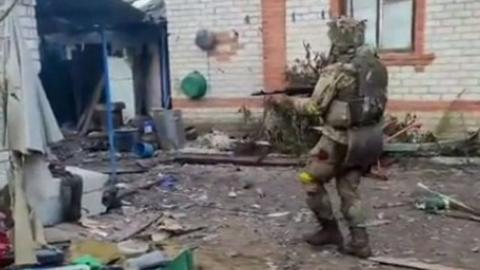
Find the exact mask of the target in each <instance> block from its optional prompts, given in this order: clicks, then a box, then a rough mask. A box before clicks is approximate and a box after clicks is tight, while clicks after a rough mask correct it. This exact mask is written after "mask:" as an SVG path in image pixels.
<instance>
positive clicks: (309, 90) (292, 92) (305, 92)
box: [252, 86, 314, 96]
mask: <svg viewBox="0 0 480 270" xmlns="http://www.w3.org/2000/svg"><path fill="white" fill-rule="evenodd" d="M313 89H314V87H313V86H303V87H287V88H285V89H284V90H274V91H270V92H265V91H264V90H260V91H257V92H254V93H252V96H273V95H287V96H311V95H312V94H313Z"/></svg>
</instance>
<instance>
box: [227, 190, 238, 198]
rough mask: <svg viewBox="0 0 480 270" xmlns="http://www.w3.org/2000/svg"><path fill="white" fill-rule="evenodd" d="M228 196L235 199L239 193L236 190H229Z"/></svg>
mask: <svg viewBox="0 0 480 270" xmlns="http://www.w3.org/2000/svg"><path fill="white" fill-rule="evenodd" d="M228 197H229V198H232V199H234V198H236V197H237V193H236V192H235V191H230V192H228Z"/></svg>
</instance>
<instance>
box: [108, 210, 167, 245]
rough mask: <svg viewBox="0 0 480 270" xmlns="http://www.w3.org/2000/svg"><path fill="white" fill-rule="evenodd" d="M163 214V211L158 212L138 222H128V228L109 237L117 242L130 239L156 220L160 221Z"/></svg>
mask: <svg viewBox="0 0 480 270" xmlns="http://www.w3.org/2000/svg"><path fill="white" fill-rule="evenodd" d="M162 216H163V213H158V214H155V215H153V216H150V217H148V218H147V220H138V221H137V222H132V223H130V224H128V226H127V227H126V228H124V229H123V230H121V231H118V232H116V233H114V234H113V235H112V236H110V237H109V238H110V239H111V240H112V241H115V242H121V241H125V240H128V239H130V238H132V237H134V236H135V235H137V234H139V233H141V232H142V231H144V230H146V229H148V227H150V226H152V225H153V224H154V223H155V222H156V221H158V220H159V219H160V218H161V217H162Z"/></svg>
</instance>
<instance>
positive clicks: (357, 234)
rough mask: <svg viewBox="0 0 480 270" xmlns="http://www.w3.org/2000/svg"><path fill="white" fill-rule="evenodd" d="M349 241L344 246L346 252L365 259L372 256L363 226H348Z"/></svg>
mask: <svg viewBox="0 0 480 270" xmlns="http://www.w3.org/2000/svg"><path fill="white" fill-rule="evenodd" d="M350 237H351V239H350V242H349V243H348V244H347V245H346V246H345V247H344V252H345V253H346V254H349V255H352V256H355V257H359V258H362V259H366V258H368V257H370V256H372V250H371V249H370V245H369V241H368V233H367V230H366V229H365V228H350Z"/></svg>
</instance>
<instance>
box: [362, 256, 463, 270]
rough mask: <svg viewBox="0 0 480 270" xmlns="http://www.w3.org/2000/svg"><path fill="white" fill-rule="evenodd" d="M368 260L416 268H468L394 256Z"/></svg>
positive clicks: (435, 269)
mask: <svg viewBox="0 0 480 270" xmlns="http://www.w3.org/2000/svg"><path fill="white" fill-rule="evenodd" d="M368 260H369V261H372V262H376V263H380V264H384V265H391V266H399V267H404V268H409V269H416V270H467V269H464V268H457V267H449V266H444V265H439V264H430V263H424V262H419V261H417V260H415V259H399V258H392V257H371V258H369V259H368Z"/></svg>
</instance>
